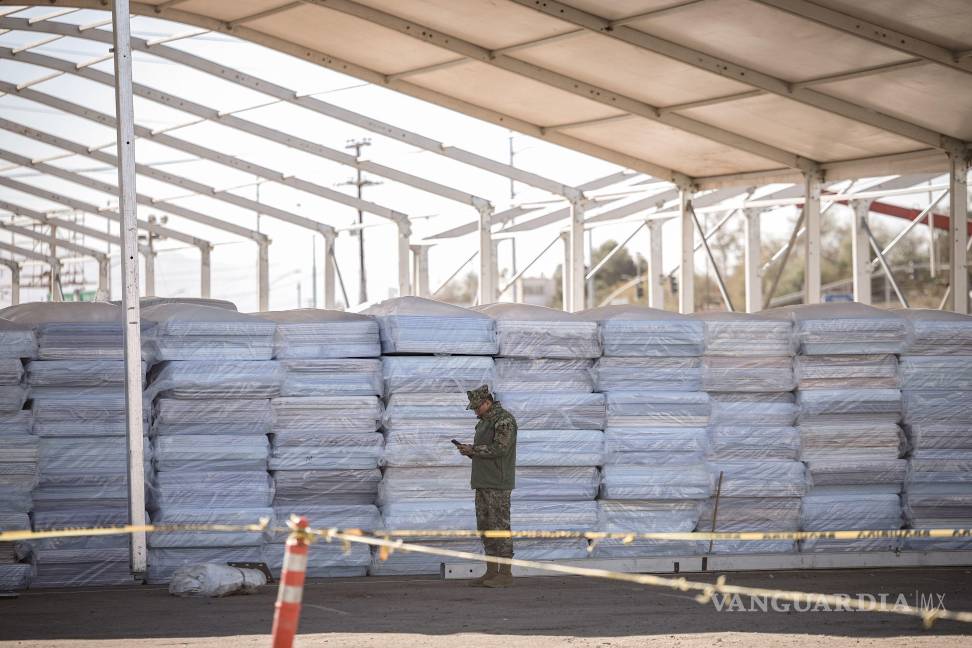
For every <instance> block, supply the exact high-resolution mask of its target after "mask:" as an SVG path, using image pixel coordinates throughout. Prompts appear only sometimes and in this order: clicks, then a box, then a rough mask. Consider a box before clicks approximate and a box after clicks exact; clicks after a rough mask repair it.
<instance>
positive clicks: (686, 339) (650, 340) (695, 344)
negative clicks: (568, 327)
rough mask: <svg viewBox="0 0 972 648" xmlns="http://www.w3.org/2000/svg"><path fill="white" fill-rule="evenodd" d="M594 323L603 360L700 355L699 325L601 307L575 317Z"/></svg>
mask: <svg viewBox="0 0 972 648" xmlns="http://www.w3.org/2000/svg"><path fill="white" fill-rule="evenodd" d="M577 317H579V318H581V319H585V320H589V321H595V322H597V323H598V330H599V333H600V337H601V344H602V345H603V350H604V356H606V357H607V356H624V357H636V358H640V357H648V356H650V357H684V356H700V355H702V352H703V338H704V335H703V326H702V322H700V321H698V320H696V319H693V318H692V317H689V316H688V315H681V314H679V313H672V312H669V311H664V310H659V309H655V308H648V307H646V306H635V305H619V306H602V307H600V308H591V309H589V310H585V311H581V312H580V313H577Z"/></svg>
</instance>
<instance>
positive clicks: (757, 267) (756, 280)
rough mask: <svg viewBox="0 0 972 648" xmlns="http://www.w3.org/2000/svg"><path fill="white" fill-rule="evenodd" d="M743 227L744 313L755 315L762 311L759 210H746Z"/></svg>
mask: <svg viewBox="0 0 972 648" xmlns="http://www.w3.org/2000/svg"><path fill="white" fill-rule="evenodd" d="M743 214H744V215H745V217H746V225H745V229H746V231H745V238H746V241H745V243H746V245H745V253H744V257H745V258H744V261H743V262H744V265H745V271H746V276H745V280H746V312H747V313H755V312H757V311H761V310H763V272H762V262H761V260H762V237H761V236H760V227H759V226H760V210H759V209H746V210H744V211H743Z"/></svg>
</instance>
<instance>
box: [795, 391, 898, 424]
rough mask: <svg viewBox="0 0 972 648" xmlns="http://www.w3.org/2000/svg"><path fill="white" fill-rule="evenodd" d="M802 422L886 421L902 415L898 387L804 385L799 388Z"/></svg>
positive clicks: (889, 421)
mask: <svg viewBox="0 0 972 648" xmlns="http://www.w3.org/2000/svg"><path fill="white" fill-rule="evenodd" d="M797 406H798V407H799V417H798V420H799V421H800V424H801V425H802V424H803V423H812V422H820V423H822V422H827V421H832V422H840V423H845V422H857V421H869V422H875V423H876V422H885V423H897V422H898V420H900V418H901V411H902V394H901V391H899V390H897V389H801V390H800V391H798V392H797Z"/></svg>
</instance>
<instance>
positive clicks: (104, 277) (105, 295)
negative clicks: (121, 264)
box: [98, 255, 111, 301]
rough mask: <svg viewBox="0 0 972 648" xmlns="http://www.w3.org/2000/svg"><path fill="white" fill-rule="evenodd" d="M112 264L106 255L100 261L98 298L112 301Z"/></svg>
mask: <svg viewBox="0 0 972 648" xmlns="http://www.w3.org/2000/svg"><path fill="white" fill-rule="evenodd" d="M109 271H110V264H109V260H108V256H107V255H105V256H104V257H101V258H99V259H98V298H99V299H104V300H106V301H107V300H109V299H111V280H110V277H109V274H108V273H109Z"/></svg>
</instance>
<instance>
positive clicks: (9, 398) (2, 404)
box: [0, 385, 27, 412]
mask: <svg viewBox="0 0 972 648" xmlns="http://www.w3.org/2000/svg"><path fill="white" fill-rule="evenodd" d="M26 402H27V389H26V388H25V387H21V386H20V385H0V412H16V411H17V410H19V409H21V408H23V406H24V403H26Z"/></svg>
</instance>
